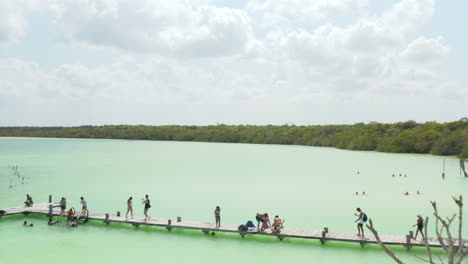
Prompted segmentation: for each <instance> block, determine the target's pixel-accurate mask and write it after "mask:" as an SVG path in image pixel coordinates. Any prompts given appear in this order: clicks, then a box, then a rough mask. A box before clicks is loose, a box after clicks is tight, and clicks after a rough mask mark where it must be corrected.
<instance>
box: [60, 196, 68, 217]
mask: <svg viewBox="0 0 468 264" xmlns="http://www.w3.org/2000/svg"><path fill="white" fill-rule="evenodd" d="M59 204H60V214H63V213H64V212H65V209H66V208H67V199H65V197H62V199H60V202H59Z"/></svg>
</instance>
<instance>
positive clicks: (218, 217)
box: [214, 206, 221, 227]
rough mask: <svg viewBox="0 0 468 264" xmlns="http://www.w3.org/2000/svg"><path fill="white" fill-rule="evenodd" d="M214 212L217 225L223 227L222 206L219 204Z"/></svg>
mask: <svg viewBox="0 0 468 264" xmlns="http://www.w3.org/2000/svg"><path fill="white" fill-rule="evenodd" d="M214 214H215V221H216V227H221V208H219V206H216V209H215V211H214Z"/></svg>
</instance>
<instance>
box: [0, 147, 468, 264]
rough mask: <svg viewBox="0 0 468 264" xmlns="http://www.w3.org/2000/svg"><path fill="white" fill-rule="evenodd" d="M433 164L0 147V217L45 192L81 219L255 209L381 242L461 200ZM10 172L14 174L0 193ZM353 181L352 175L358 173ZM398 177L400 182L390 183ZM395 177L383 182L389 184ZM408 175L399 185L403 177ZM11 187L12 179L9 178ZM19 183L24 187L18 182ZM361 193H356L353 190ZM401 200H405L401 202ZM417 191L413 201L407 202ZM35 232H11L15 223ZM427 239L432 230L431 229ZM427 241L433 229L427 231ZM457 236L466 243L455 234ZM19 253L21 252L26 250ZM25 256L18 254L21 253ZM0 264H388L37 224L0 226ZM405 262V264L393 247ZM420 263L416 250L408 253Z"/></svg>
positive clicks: (273, 247) (302, 151) (260, 153)
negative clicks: (359, 228)
mask: <svg viewBox="0 0 468 264" xmlns="http://www.w3.org/2000/svg"><path fill="white" fill-rule="evenodd" d="M443 160H444V158H443V157H438V156H430V155H410V154H387V153H376V152H357V151H344V150H336V149H331V148H317V147H304V146H281V145H248V144H220V143H194V142H159V141H123V140H84V139H31V138H0V208H6V207H11V206H18V205H21V204H22V202H23V201H24V200H25V194H26V193H29V194H31V195H32V196H33V198H34V200H35V201H36V202H40V201H46V200H47V198H48V195H49V194H51V195H53V197H54V200H56V201H58V200H59V198H60V197H61V196H65V197H67V200H68V203H69V205H72V206H75V207H77V208H78V207H79V197H80V196H84V197H85V198H86V200H87V201H88V206H89V208H90V210H91V211H95V212H101V213H106V212H110V213H115V212H116V211H121V212H125V209H126V199H127V198H128V197H129V196H133V197H134V199H135V206H134V208H135V214H136V215H143V212H142V211H143V206H142V205H141V204H140V203H139V201H140V199H141V197H143V196H144V195H145V194H148V195H149V196H150V198H151V201H152V208H151V210H150V215H151V216H153V217H161V218H174V217H176V216H182V217H183V218H184V219H187V220H193V221H213V220H214V219H213V210H214V208H215V207H216V205H219V206H220V207H221V215H222V216H221V217H222V219H221V220H222V222H224V223H233V224H241V223H245V222H246V221H247V220H252V219H254V218H255V213H256V212H268V213H269V214H270V215H275V214H279V215H280V216H281V217H283V218H284V219H286V224H285V225H286V226H287V227H297V228H310V229H322V227H324V226H327V227H328V228H329V229H330V230H333V231H348V232H356V230H355V229H356V228H355V223H354V220H355V216H354V213H355V208H356V207H361V208H362V209H363V210H364V211H365V212H366V213H367V215H368V216H369V217H370V218H372V220H373V221H374V224H375V225H376V226H377V227H378V229H379V232H380V233H381V234H402V235H403V234H406V233H407V232H408V231H409V230H410V229H411V226H412V225H413V224H414V223H415V221H416V214H418V213H421V214H424V215H431V212H432V211H431V206H430V203H429V201H430V200H435V201H437V202H438V204H439V207H440V209H441V213H443V214H446V215H450V214H453V213H455V212H456V210H457V208H456V207H455V205H454V203H453V201H452V200H451V198H450V197H451V195H458V194H462V195H464V196H465V197H468V195H467V194H468V191H467V190H468V188H467V187H468V180H466V179H464V178H463V177H461V176H460V174H459V168H458V160H457V159H455V158H447V157H446V158H445V163H446V164H445V171H446V172H445V173H446V175H447V177H446V179H445V180H443V179H442V178H441V173H442V166H443ZM10 165H18V170H19V171H20V173H21V176H25V177H26V178H29V179H27V180H25V183H24V184H21V181H20V180H18V179H17V178H16V180H15V181H13V184H14V185H15V186H14V187H13V188H11V189H9V188H8V185H9V181H10V177H11V175H12V170H11V169H9V166H10ZM358 172H359V174H358ZM400 173H401V174H402V177H400V176H399V174H400ZM392 174H395V175H396V177H395V178H393V177H392V176H391V175H392ZM405 174H406V175H407V177H404V175H405ZM13 178H14V177H13ZM26 183H27V184H26ZM356 191H359V192H362V191H365V192H366V194H367V195H366V196H362V195H359V196H356V195H355V192H356ZM407 191H408V192H409V193H410V195H409V196H405V195H403V193H404V192H407ZM416 191H420V192H422V194H421V195H416ZM25 219H26V220H28V221H30V222H33V223H34V224H35V226H34V227H32V228H25V227H22V226H21V223H22V221H23V220H25ZM429 230H430V231H432V230H433V229H432V228H431V227H430V228H429ZM431 233H432V232H431ZM464 233H465V236H466V235H467V234H468V232H466V229H465V232H464ZM27 245H30V246H27ZM25 247H26V248H27V250H26V249H25ZM0 248H2V249H3V250H2V251H3V252H8V254H6V255H5V254H2V257H1V258H0V263H2V264H3V263H31V262H34V263H51V261H52V262H53V263H55V262H58V261H64V260H67V259H68V262H69V263H79V262H81V261H85V260H87V259H89V260H92V261H93V262H98V261H100V262H103V261H112V262H114V263H127V262H129V261H152V262H155V261H163V262H164V263H182V262H191V263H212V262H218V263H239V262H244V263H258V262H260V261H267V262H269V263H285V262H291V261H312V262H316V263H343V262H347V263H363V261H364V262H365V263H392V261H391V260H390V259H389V258H388V257H387V256H386V255H385V254H384V253H383V251H382V250H380V249H379V248H378V247H377V246H372V245H367V246H366V247H364V248H361V247H360V246H359V245H358V244H356V245H354V244H343V243H338V242H334V243H333V242H328V243H327V244H326V245H324V246H323V245H321V244H320V243H319V242H318V241H304V240H298V239H285V240H283V241H278V240H276V239H275V238H269V237H267V238H258V237H246V238H244V239H242V238H240V236H238V235H233V234H224V235H223V234H217V235H216V236H214V237H211V236H204V235H203V234H201V232H195V231H181V230H173V231H172V232H170V233H169V232H167V231H166V230H164V229H162V228H151V227H140V228H138V229H136V228H133V227H130V226H127V225H119V224H111V225H110V226H106V225H104V224H101V223H98V222H95V223H92V224H89V225H82V226H80V227H79V228H68V227H66V226H65V225H60V226H58V227H57V226H53V227H49V226H47V223H46V219H45V218H44V217H40V216H28V217H25V216H15V217H4V218H2V219H1V220H0ZM396 249H397V252H398V253H399V254H400V255H401V256H402V258H404V259H409V260H412V261H414V262H415V260H414V259H413V257H412V256H411V255H410V254H409V253H406V252H405V251H404V250H401V249H400V248H399V247H396ZM418 252H420V253H421V254H423V253H424V252H423V251H418Z"/></svg>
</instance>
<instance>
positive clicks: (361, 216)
mask: <svg viewBox="0 0 468 264" xmlns="http://www.w3.org/2000/svg"><path fill="white" fill-rule="evenodd" d="M356 211H358V213H359V214H354V215H355V216H357V217H359V218H358V219H356V221H354V223H356V222H357V223H358V224H357V229H358V233H357V236H362V237H364V228H363V227H362V226H363V225H364V222H365V221H366V220H367V219H365V218H366V216H365V215H366V214H365V213H364V212H363V211H362V210H361V208H357V209H356Z"/></svg>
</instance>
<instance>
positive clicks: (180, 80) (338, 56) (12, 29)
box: [0, 0, 468, 126]
mask: <svg viewBox="0 0 468 264" xmlns="http://www.w3.org/2000/svg"><path fill="white" fill-rule="evenodd" d="M466 10H468V1H456V0H444V1H442V0H438V1H436V0H379V1H376V0H374V1H371V0H230V1H227V0H191V1H189V0H166V1H160V0H138V1H130V0H126V1H124V0H80V1H76V0H41V1H38V0H36V1H31V0H0V126H78V125H107V124H132V125H137V124H145V125H170V124H179V125H213V124H218V123H223V124H251V125H266V124H276V125H282V124H295V125H317V124H318V125H321V124H353V123H358V122H366V123H367V122H371V121H375V122H385V123H388V122H399V121H406V120H415V121H417V122H426V121H437V122H449V121H456V120H459V119H460V118H462V117H464V116H468V107H467V105H468V104H467V103H468V85H467V84H468V77H467V74H466V64H467V63H466V62H467V61H468V52H467V50H466V47H468V35H466V32H465V25H468V16H467V15H466V14H465V12H466Z"/></svg>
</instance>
